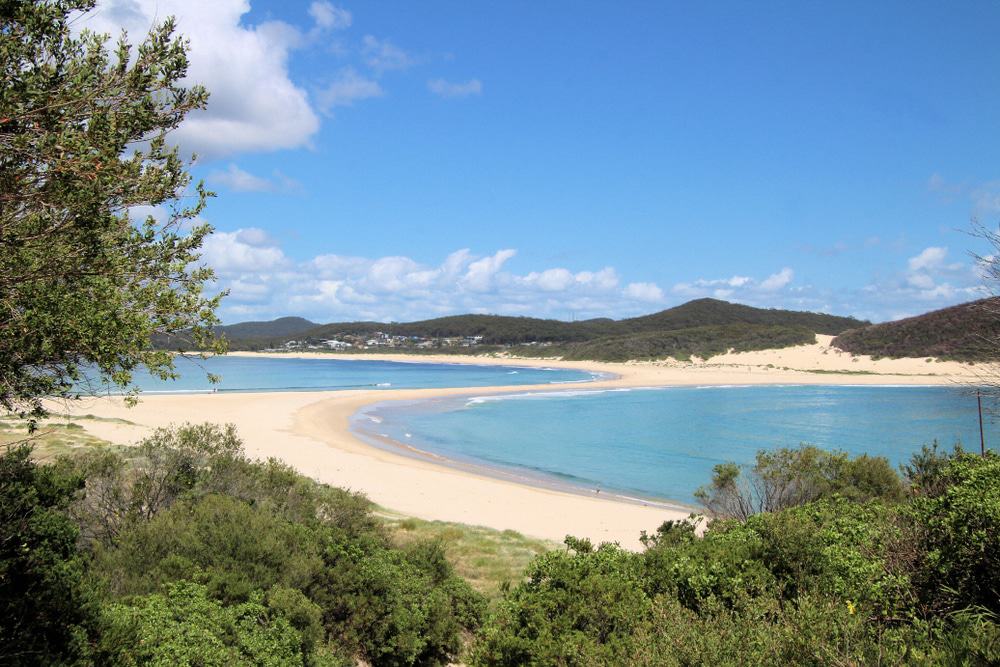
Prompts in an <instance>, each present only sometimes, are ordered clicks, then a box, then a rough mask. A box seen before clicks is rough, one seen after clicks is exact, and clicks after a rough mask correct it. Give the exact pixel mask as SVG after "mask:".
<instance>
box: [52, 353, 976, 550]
mask: <svg viewBox="0 0 1000 667" xmlns="http://www.w3.org/2000/svg"><path fill="white" fill-rule="evenodd" d="M830 339H831V337H829V336H818V337H817V343H816V344H814V345H805V346H799V347H794V348H785V349H781V350H768V351H762V352H749V353H739V354H727V355H722V356H718V357H713V358H712V359H710V360H709V361H707V362H699V361H696V362H677V361H672V360H667V361H658V362H630V363H625V364H612V363H598V362H564V361H558V360H551V359H511V358H503V357H479V356H475V357H473V356H464V357H461V356H455V355H440V356H428V355H399V354H387V355H358V354H351V355H332V354H329V353H294V356H297V357H304V358H309V357H322V358H332V357H337V358H345V359H383V360H394V361H412V362H446V363H475V364H507V365H521V366H548V367H567V368H577V369H586V370H590V371H598V372H601V373H607V374H609V376H610V377H611V378H613V379H603V380H598V381H595V382H592V383H588V384H587V385H585V386H587V387H588V388H593V389H598V388H614V387H641V386H670V385H733V384H867V385H873V384H956V383H963V382H972V381H975V380H976V378H977V377H979V375H980V374H981V373H982V369H981V368H977V367H975V366H971V365H969V364H961V363H957V362H938V361H935V360H925V359H895V360H892V359H885V360H872V359H870V358H868V357H859V356H853V355H850V354H847V353H845V352H841V351H839V350H836V349H834V348H831V347H830V346H829V342H830ZM234 354H241V355H254V354H256V353H234ZM276 354H282V353H276ZM282 356H289V355H284V354H282ZM580 387H581V386H580V385H573V386H570V387H567V386H565V385H562V386H555V385H535V386H524V385H521V386H508V387H487V388H483V387H477V388H472V389H470V388H457V389H397V390H350V391H328V392H266V393H218V394H171V395H147V396H144V397H143V398H142V400H141V402H140V403H139V404H138V405H137V406H135V407H132V408H129V407H127V406H126V405H125V404H124V401H123V400H122V399H120V398H114V397H108V398H94V399H86V400H82V401H78V402H74V403H72V404H71V405H70V406H69V410H68V412H69V413H70V414H71V415H86V414H93V415H97V416H100V417H113V418H118V419H123V420H128V421H129V422H132V423H131V424H121V423H113V422H104V421H95V420H80V422H79V423H80V424H81V425H82V426H84V427H85V428H86V429H87V430H88V431H89V432H91V433H93V434H94V435H95V436H97V437H100V438H103V439H106V440H109V441H111V442H115V443H122V444H125V443H130V442H134V441H135V440H136V439H138V438H140V437H142V436H143V435H145V434H146V433H148V432H149V431H150V430H152V429H154V428H157V427H161V426H167V425H169V424H174V423H181V422H202V421H212V422H217V423H233V424H236V426H237V427H238V429H239V432H240V435H241V436H242V437H243V439H244V441H245V444H246V450H247V453H248V454H249V455H250V456H252V457H261V458H266V457H275V458H278V459H281V460H283V461H285V462H286V463H288V464H289V465H291V466H293V467H295V468H296V469H297V470H299V471H300V472H302V473H303V474H305V475H308V476H309V477H312V478H314V479H317V480H319V481H322V482H326V483H329V484H332V485H336V486H341V487H345V488H349V489H352V490H355V491H360V492H362V493H364V494H365V495H367V496H368V497H369V498H371V499H372V500H373V501H375V502H376V503H378V504H379V505H381V506H383V507H386V508H390V509H392V510H394V511H396V512H400V513H402V514H406V515H410V516H415V517H418V518H422V519H429V520H443V521H455V522H461V523H467V524H474V525H482V526H488V527H491V528H496V529H500V530H506V529H512V530H516V531H518V532H521V533H523V534H526V535H531V536H534V537H541V538H546V539H550V540H555V541H561V540H562V539H563V538H564V537H565V536H566V535H567V534H572V535H576V536H579V537H588V538H590V539H592V540H594V541H596V542H599V541H615V542H619V543H620V544H622V546H625V547H629V548H637V547H638V546H639V541H638V538H639V534H640V532H641V531H643V530H646V531H652V530H655V529H656V527H657V526H659V525H660V524H661V523H662V522H663V521H665V520H668V519H679V518H683V517H686V516H687V515H688V513H689V511H690V510H689V509H687V508H682V507H677V508H664V507H655V506H648V505H643V504H638V503H634V502H623V501H621V500H618V499H614V498H610V497H607V495H606V494H601V495H597V494H594V495H589V494H588V493H587V492H586V491H582V492H579V493H570V492H565V491H560V490H553V489H549V488H541V487H538V486H529V485H525V484H518V483H515V482H511V481H508V480H504V479H499V478H495V477H491V476H488V475H482V474H477V473H475V472H472V471H469V470H462V469H458V468H455V467H448V466H444V465H439V464H435V463H433V462H431V461H425V460H418V459H416V458H413V457H410V456H405V455H403V454H401V453H400V454H397V453H394V452H391V451H387V450H384V449H380V448H375V447H372V446H370V445H368V444H366V443H364V442H362V441H361V440H359V439H358V438H357V437H355V435H354V434H353V433H352V432H351V430H350V426H349V422H350V418H351V416H352V415H353V414H354V413H356V412H357V411H358V410H360V409H361V408H363V407H364V406H366V405H370V404H372V403H376V402H383V401H389V400H416V399H422V398H433V397H440V396H449V395H463V394H476V395H482V394H488V393H501V392H524V391H530V390H545V391H558V390H560V388H562V389H576V390H579V389H580ZM54 409H55V410H56V411H58V412H66V411H67V410H66V409H65V407H64V406H62V405H59V406H54Z"/></svg>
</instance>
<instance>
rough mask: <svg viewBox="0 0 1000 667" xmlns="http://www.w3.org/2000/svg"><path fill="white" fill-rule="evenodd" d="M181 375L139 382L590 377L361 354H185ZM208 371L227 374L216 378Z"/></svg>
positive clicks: (300, 384) (182, 387)
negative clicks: (308, 356) (193, 356)
mask: <svg viewBox="0 0 1000 667" xmlns="http://www.w3.org/2000/svg"><path fill="white" fill-rule="evenodd" d="M176 366H177V370H178V371H179V372H180V374H181V377H180V378H178V379H177V380H171V381H163V380H160V379H158V378H155V377H152V376H150V375H149V374H148V373H137V374H136V377H135V382H136V384H137V385H138V386H139V388H141V389H142V390H143V392H146V393H174V392H204V391H212V390H213V389H215V390H217V391H220V392H221V391H318V390H335V389H401V388H407V389H418V388H428V387H487V386H497V385H504V386H507V385H522V384H524V385H527V384H552V383H569V382H587V381H590V380H592V379H594V377H595V376H594V374H592V373H588V372H586V371H576V370H565V369H555V368H548V369H545V368H526V367H517V366H473V365H469V364H432V363H419V364H417V363H405V362H399V361H365V360H361V359H294V358H291V357H288V358H285V357H279V358H265V357H230V356H223V357H210V358H208V359H203V360H192V359H186V358H181V359H178V360H177V362H176ZM206 373H213V374H216V375H219V376H221V377H222V381H221V382H220V383H219V384H215V385H213V384H211V383H210V382H209V381H208V380H207V379H206V377H205V376H206Z"/></svg>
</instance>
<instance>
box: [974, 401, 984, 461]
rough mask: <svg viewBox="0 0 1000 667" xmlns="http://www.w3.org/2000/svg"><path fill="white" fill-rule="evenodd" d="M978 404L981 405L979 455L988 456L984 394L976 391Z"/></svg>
mask: <svg viewBox="0 0 1000 667" xmlns="http://www.w3.org/2000/svg"><path fill="white" fill-rule="evenodd" d="M976 402H977V403H978V404H979V453H980V454H981V455H982V456H986V436H985V435H983V392H982V391H981V390H979V389H977V390H976Z"/></svg>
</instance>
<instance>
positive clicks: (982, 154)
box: [75, 0, 1000, 323]
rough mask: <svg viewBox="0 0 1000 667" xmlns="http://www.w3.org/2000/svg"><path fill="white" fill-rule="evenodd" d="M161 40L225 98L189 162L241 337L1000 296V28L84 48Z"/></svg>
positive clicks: (443, 12) (431, 10) (118, 23)
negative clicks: (201, 188)
mask: <svg viewBox="0 0 1000 667" xmlns="http://www.w3.org/2000/svg"><path fill="white" fill-rule="evenodd" d="M169 15H173V16H175V17H176V19H177V24H178V31H179V32H180V33H182V34H183V35H185V36H186V37H187V38H188V39H189V40H190V60H191V65H190V68H189V72H188V80H189V81H190V82H191V83H200V84H203V85H205V86H206V87H207V88H208V89H209V91H210V93H211V98H210V100H209V105H208V108H207V109H206V110H205V111H200V112H196V113H192V114H191V115H190V116H189V117H188V118H187V119H186V120H185V122H184V124H183V125H182V126H181V127H180V128H179V129H178V130H177V131H176V132H175V133H174V135H173V140H174V141H175V142H176V143H177V145H178V146H180V148H181V152H182V154H184V155H189V154H191V153H197V155H198V159H197V161H196V162H195V164H194V166H193V167H192V172H193V174H194V176H195V178H197V179H204V180H205V182H206V183H207V185H208V187H209V188H210V189H211V190H213V191H215V192H216V193H217V195H218V196H217V197H216V198H214V199H213V200H212V201H211V202H210V203H209V206H208V208H207V209H206V210H205V212H204V214H203V217H204V219H205V220H207V221H208V222H210V223H211V224H212V225H213V226H214V227H215V229H216V232H215V234H214V235H213V236H212V237H211V238H209V239H208V241H207V242H206V244H205V247H204V254H203V258H202V259H203V260H204V261H205V262H206V263H207V264H209V265H211V266H213V267H214V268H215V270H216V274H217V276H218V279H217V283H216V284H214V285H213V286H212V287H213V288H214V289H216V290H218V289H228V290H229V296H228V297H227V298H226V299H225V300H224V302H223V305H222V307H221V309H220V311H219V314H220V316H221V317H222V319H223V321H224V322H226V323H233V322H239V321H245V320H263V319H271V318H275V317H280V316H285V315H299V316H303V317H308V318H310V319H312V320H314V321H319V322H330V321H343V320H357V319H373V320H380V321H407V320H413V319H420V318H427V317H435V316H439V315H446V314H456V313H464V312H477V313H497V314H505V315H531V316H539V317H554V318H558V319H567V320H568V319H574V318H575V319H583V318H588V317H615V318H620V317H629V316H634V315H640V314H644V313H650V312H655V311H658V310H662V309H664V308H668V307H670V306H674V305H678V304H680V303H683V302H685V301H688V300H690V299H693V298H699V297H715V298H720V299H726V300H729V301H734V302H740V303H746V304H750V305H754V306H761V307H774V308H791V309H801V310H815V311H823V312H829V313H834V314H838V315H854V316H857V317H860V318H864V319H869V320H872V321H884V320H889V319H897V318H900V317H905V316H909V315H915V314H919V313H922V312H926V311H928V310H932V309H936V308H940V307H943V306H947V305H951V304H954V303H959V302H963V301H969V300H971V299H974V298H980V297H981V296H984V295H985V294H986V292H985V291H984V290H985V289H989V286H988V285H987V286H986V287H985V288H984V285H983V280H982V278H981V276H980V270H979V268H978V266H977V262H976V261H975V260H974V257H973V254H974V253H975V254H980V255H987V254H988V253H989V252H990V251H991V248H990V247H989V246H988V245H985V246H984V244H983V243H982V242H981V241H980V240H979V239H977V238H975V237H973V236H971V235H970V233H969V232H970V230H971V221H972V220H974V219H976V220H979V221H980V222H981V223H982V224H983V225H985V226H987V227H989V228H991V229H995V228H996V225H997V222H998V221H1000V163H998V159H997V156H998V155H1000V131H998V130H1000V42H998V40H997V39H996V38H995V29H996V26H997V25H1000V3H995V2H987V1H972V0H970V1H967V2H960V3H940V2H936V3H931V2H920V1H913V0H910V1H901V2H880V3H870V2H836V3H818V2H759V3H747V2H712V3H690V2H668V1H666V0H660V1H656V2H626V3H610V4H609V3H605V2H601V3H596V2H557V1H551V2H530V1H527V2H505V3H493V2H490V3H488V2H468V1H467V0H464V1H457V0H456V1H454V2H441V1H433V0H429V1H428V2H421V3H415V2H403V1H400V2H390V1H380V2H365V3H358V2H354V3H349V2H344V3H341V2H330V1H326V0H315V1H313V0H302V1H296V0H286V1H283V2H282V1H271V2H264V1H259V0H253V1H252V2H250V1H247V0H211V1H210V2H208V1H206V0H159V1H157V0H101V1H100V2H99V3H98V8H97V10H95V11H94V12H92V13H90V14H88V15H87V16H85V17H83V18H82V19H81V20H79V21H78V22H77V23H76V24H75V25H76V29H78V30H79V29H91V30H96V31H99V32H110V33H113V34H117V33H118V31H119V30H121V29H122V28H125V29H127V30H128V31H129V34H130V35H132V36H133V37H134V38H138V37H139V36H141V35H143V34H144V33H145V32H146V30H148V28H149V27H150V26H151V25H153V24H154V23H155V22H157V21H159V20H162V19H163V18H164V17H166V16H169ZM147 212H148V211H137V212H136V213H138V214H142V213H147ZM154 213H155V212H154Z"/></svg>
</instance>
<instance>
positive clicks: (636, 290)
mask: <svg viewBox="0 0 1000 667" xmlns="http://www.w3.org/2000/svg"><path fill="white" fill-rule="evenodd" d="M624 294H625V296H626V297H627V298H629V299H635V300H636V301H645V302H649V303H659V302H661V301H663V290H662V289H660V288H659V287H658V286H657V285H656V284H655V283H629V284H628V285H626V286H625V290H624Z"/></svg>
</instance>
